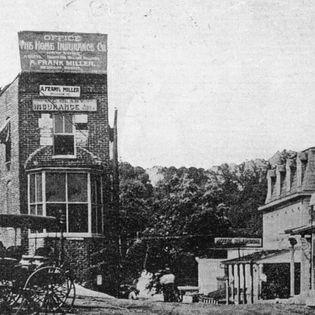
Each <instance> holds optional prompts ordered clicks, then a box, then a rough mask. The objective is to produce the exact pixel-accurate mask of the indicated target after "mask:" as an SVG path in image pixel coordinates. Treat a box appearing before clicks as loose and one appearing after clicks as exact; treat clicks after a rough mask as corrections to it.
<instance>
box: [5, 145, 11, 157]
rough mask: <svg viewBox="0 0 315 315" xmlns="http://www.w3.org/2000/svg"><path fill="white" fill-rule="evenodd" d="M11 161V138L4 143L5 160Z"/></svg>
mask: <svg viewBox="0 0 315 315" xmlns="http://www.w3.org/2000/svg"><path fill="white" fill-rule="evenodd" d="M10 161H11V139H9V140H8V141H7V142H6V143H5V162H6V163H8V162H10Z"/></svg>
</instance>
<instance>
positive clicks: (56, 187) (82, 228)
mask: <svg viewBox="0 0 315 315" xmlns="http://www.w3.org/2000/svg"><path fill="white" fill-rule="evenodd" d="M46 183H47V185H46V213H47V215H52V216H55V217H60V213H61V212H62V213H63V214H64V215H65V217H66V221H67V222H66V225H65V226H64V231H66V232H81V233H87V232H88V199H87V174H86V173H73V174H72V173H46Z"/></svg>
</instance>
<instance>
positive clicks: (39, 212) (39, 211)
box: [37, 205, 43, 215]
mask: <svg viewBox="0 0 315 315" xmlns="http://www.w3.org/2000/svg"><path fill="white" fill-rule="evenodd" d="M37 215H43V205H37Z"/></svg>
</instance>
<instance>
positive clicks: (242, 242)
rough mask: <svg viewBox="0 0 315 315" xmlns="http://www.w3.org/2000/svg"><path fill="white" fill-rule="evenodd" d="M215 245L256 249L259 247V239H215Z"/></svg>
mask: <svg viewBox="0 0 315 315" xmlns="http://www.w3.org/2000/svg"><path fill="white" fill-rule="evenodd" d="M214 243H215V244H219V245H223V246H234V247H237V245H239V246H240V247H256V246H261V238H249V237H216V238H215V239H214Z"/></svg>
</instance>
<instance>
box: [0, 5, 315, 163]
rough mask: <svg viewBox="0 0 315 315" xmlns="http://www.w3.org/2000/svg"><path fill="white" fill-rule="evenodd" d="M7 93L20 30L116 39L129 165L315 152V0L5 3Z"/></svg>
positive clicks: (1, 57) (115, 68)
mask: <svg viewBox="0 0 315 315" xmlns="http://www.w3.org/2000/svg"><path fill="white" fill-rule="evenodd" d="M0 4H1V9H0V40H1V49H0V67H1V71H0V86H3V85H5V84H7V83H9V82H10V81H12V80H13V79H14V77H15V76H16V75H17V74H18V73H19V72H20V62H19V55H18V39H17V32H18V31H22V30H28V31H60V32H87V33H93V32H97V33H105V34H108V90H109V92H108V93H109V95H108V96H109V110H110V121H111V122H112V117H113V112H114V108H117V109H118V122H119V124H118V126H119V156H120V160H122V161H127V162H130V163H131V164H133V165H140V166H142V167H146V168H147V167H152V166H154V165H161V166H172V165H173V166H176V167H181V166H186V167H189V166H195V167H204V168H210V167H211V166H213V165H218V164H221V163H225V162H227V163H240V162H242V161H245V160H250V159H255V158H265V159H268V158H270V157H271V156H272V155H273V154H274V153H275V152H276V151H278V150H283V149H291V150H295V151H299V150H304V149H306V148H308V147H311V146H315V137H314V136H315V128H314V127H315V119H314V118H315V106H314V105H315V41H314V38H315V37H314V35H315V34H314V32H315V1H312V0H203V1H198V0H172V1H169V0H54V1H51V0H36V1H35V0H28V1H24V0H10V1H9V0H0Z"/></svg>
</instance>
